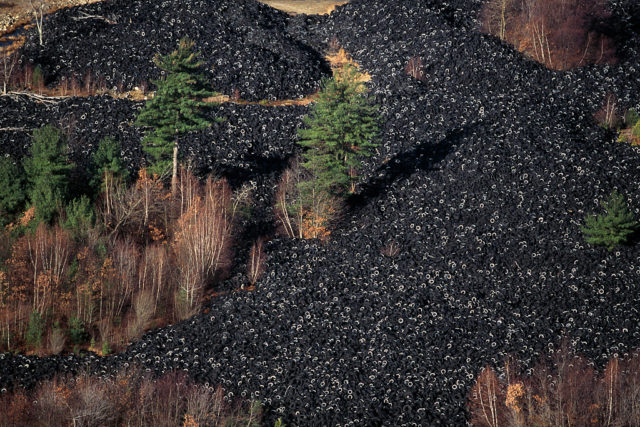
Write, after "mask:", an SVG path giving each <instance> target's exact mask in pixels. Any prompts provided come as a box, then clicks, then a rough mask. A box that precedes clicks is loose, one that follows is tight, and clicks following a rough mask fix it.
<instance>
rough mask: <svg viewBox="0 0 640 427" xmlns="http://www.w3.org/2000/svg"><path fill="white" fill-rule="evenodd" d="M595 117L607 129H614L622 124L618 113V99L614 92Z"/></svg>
mask: <svg viewBox="0 0 640 427" xmlns="http://www.w3.org/2000/svg"><path fill="white" fill-rule="evenodd" d="M594 117H595V119H596V121H597V122H598V124H599V125H600V126H602V127H603V128H605V129H607V130H614V129H617V128H618V127H619V126H620V116H619V114H618V101H617V100H616V97H615V96H614V95H612V94H608V95H607V96H606V98H605V101H604V103H603V104H602V107H601V108H600V110H598V111H597V112H596V113H595V114H594Z"/></svg>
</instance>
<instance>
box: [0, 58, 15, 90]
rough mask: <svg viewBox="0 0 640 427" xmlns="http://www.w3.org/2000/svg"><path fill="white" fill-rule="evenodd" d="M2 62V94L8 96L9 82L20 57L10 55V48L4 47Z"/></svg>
mask: <svg viewBox="0 0 640 427" xmlns="http://www.w3.org/2000/svg"><path fill="white" fill-rule="evenodd" d="M0 60H1V61H2V93H3V94H4V95H6V94H7V87H8V85H9V81H10V80H11V76H12V75H13V69H14V68H15V66H16V64H17V63H18V56H17V55H16V54H11V53H9V47H8V46H4V47H0Z"/></svg>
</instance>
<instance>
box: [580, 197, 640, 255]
mask: <svg viewBox="0 0 640 427" xmlns="http://www.w3.org/2000/svg"><path fill="white" fill-rule="evenodd" d="M601 206H602V208H603V209H604V211H605V213H604V214H601V215H597V216H596V215H589V216H587V217H586V219H585V226H584V227H582V232H583V233H584V234H585V240H586V241H587V242H588V243H591V244H593V245H601V246H605V247H606V248H607V249H608V250H610V251H611V250H613V248H614V247H616V246H617V245H621V244H624V243H626V242H627V240H628V239H629V237H630V236H631V235H632V234H633V233H634V232H635V231H636V230H637V229H638V226H639V224H638V221H636V220H635V218H634V215H633V213H632V212H631V211H630V210H629V209H628V208H627V205H626V203H625V201H624V197H623V196H622V195H621V194H619V193H618V192H617V191H614V192H613V193H612V194H611V196H610V197H609V200H608V201H606V202H601Z"/></svg>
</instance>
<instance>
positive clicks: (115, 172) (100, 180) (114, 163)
mask: <svg viewBox="0 0 640 427" xmlns="http://www.w3.org/2000/svg"><path fill="white" fill-rule="evenodd" d="M121 149H122V147H121V145H120V142H119V141H116V140H115V139H113V138H110V137H105V138H103V139H102V140H101V141H100V143H99V144H98V149H97V150H96V152H95V153H93V156H91V160H92V169H93V170H92V176H91V182H90V184H91V187H93V189H94V190H95V191H96V192H100V191H105V187H107V184H108V183H107V180H116V181H120V182H123V181H126V180H127V178H128V177H129V171H128V170H127V167H126V165H125V164H124V161H122V158H121V157H120V151H121Z"/></svg>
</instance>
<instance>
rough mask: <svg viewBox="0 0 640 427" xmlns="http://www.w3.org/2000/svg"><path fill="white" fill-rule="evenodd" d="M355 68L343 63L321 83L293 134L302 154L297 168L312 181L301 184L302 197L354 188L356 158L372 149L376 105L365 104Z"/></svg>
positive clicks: (363, 87) (357, 161)
mask: <svg viewBox="0 0 640 427" xmlns="http://www.w3.org/2000/svg"><path fill="white" fill-rule="evenodd" d="M360 77H361V74H360V73H359V72H358V70H357V69H356V68H355V67H353V66H351V65H349V64H347V65H346V66H345V67H344V68H343V69H342V70H337V71H336V73H335V75H334V77H333V78H331V79H329V80H325V81H324V82H323V84H322V88H321V90H320V92H319V93H318V97H317V99H316V101H315V102H314V104H313V106H312V107H311V112H310V114H309V115H308V116H307V117H305V119H304V125H305V128H304V129H300V130H299V131H298V136H299V138H300V141H299V142H298V143H299V144H300V145H302V146H303V147H304V148H306V149H307V150H306V151H305V153H304V154H303V159H304V163H303V164H302V166H303V167H304V168H306V169H308V170H309V171H311V172H312V174H313V176H314V178H313V179H312V181H307V182H304V183H302V184H301V189H302V191H304V192H305V193H310V192H313V191H322V192H329V193H334V194H337V195H344V194H346V193H347V192H353V191H354V190H355V183H356V180H357V174H356V172H357V169H358V168H359V167H360V165H361V161H362V160H361V159H362V157H369V156H371V155H372V154H373V149H374V148H375V147H376V143H375V138H376V136H377V134H378V115H377V107H376V106H373V105H371V104H370V103H369V101H368V99H367V96H366V92H367V88H366V86H365V85H364V83H363V82H362V81H361V79H360Z"/></svg>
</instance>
